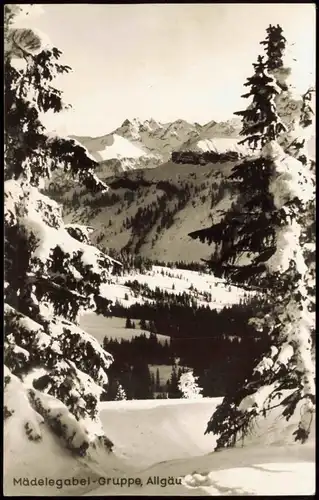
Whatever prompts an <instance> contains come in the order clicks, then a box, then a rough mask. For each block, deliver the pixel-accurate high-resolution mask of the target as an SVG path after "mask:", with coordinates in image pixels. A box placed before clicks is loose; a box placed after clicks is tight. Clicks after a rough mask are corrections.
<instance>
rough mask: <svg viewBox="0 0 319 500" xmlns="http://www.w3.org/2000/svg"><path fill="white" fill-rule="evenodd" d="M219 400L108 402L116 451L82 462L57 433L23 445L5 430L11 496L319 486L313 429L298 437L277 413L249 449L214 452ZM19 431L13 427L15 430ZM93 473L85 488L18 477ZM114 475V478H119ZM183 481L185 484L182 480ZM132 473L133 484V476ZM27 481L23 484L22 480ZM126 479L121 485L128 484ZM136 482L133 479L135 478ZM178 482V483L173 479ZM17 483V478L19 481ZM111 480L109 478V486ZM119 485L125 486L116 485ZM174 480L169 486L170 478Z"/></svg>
mask: <svg viewBox="0 0 319 500" xmlns="http://www.w3.org/2000/svg"><path fill="white" fill-rule="evenodd" d="M219 402H220V400H219V399H210V398H204V399H202V400H198V401H196V402H192V401H188V400H148V401H118V402H105V403H103V404H102V408H101V410H102V411H101V419H102V422H103V426H104V428H105V432H106V434H107V436H108V437H109V438H110V439H111V440H112V441H113V442H114V443H115V447H114V454H111V455H106V454H105V453H104V452H103V453H102V452H101V451H100V452H96V454H95V455H94V456H91V457H90V458H89V459H81V460H76V459H74V458H73V457H71V456H69V455H67V454H66V452H65V451H64V450H62V448H61V447H60V446H59V445H58V443H57V442H56V441H54V440H53V439H52V438H51V437H49V436H47V438H46V440H44V442H41V443H32V442H29V443H28V446H24V445H23V443H21V442H20V446H19V443H18V441H17V440H16V441H14V440H13V439H12V433H11V434H8V433H9V431H10V429H9V428H7V434H5V473H4V477H5V481H4V483H5V485H4V486H5V494H6V495H13V496H17V495H19V496H20V495H22V494H25V495H28V496H48V495H52V494H53V495H55V496H59V495H67V496H83V495H96V496H109V495H112V496H113V495H139V496H140V495H141V496H143V495H151V496H153V495H161V496H171V495H177V496H198V495H200V496H210V495H213V496H215V495H222V496H224V495H226V496H227V495H245V494H248V495H249V494H250V495H275V494H278V495H279V494H281V495H282V494H286V495H297V494H299V495H307V494H314V492H315V458H314V457H315V444H314V442H315V441H314V435H313V434H314V430H313V434H312V435H311V439H310V441H309V442H308V443H307V444H304V445H300V444H295V443H294V442H293V436H292V432H293V430H292V425H293V422H289V423H288V424H287V422H286V421H285V420H283V419H281V418H279V416H278V413H276V411H273V413H272V414H271V415H270V416H269V417H268V418H267V419H262V420H261V421H260V422H258V424H257V425H256V428H255V431H254V433H253V435H251V436H250V437H248V438H247V439H246V441H245V443H244V447H241V446H240V447H238V448H235V449H230V450H225V451H221V452H217V453H215V452H213V448H214V445H215V441H216V438H215V437H214V436H212V435H206V436H205V435H204V430H205V427H206V424H207V421H208V419H209V417H210V416H211V414H212V413H213V411H214V409H215V408H216V405H217V404H218V403H219ZM11 431H13V429H11ZM43 477H48V478H52V479H55V481H56V480H57V479H61V478H64V479H65V478H72V477H75V478H77V479H80V478H82V479H84V478H86V481H87V482H86V485H85V486H80V485H77V486H73V487H72V486H67V485H62V486H61V485H60V486H57V482H56V483H55V486H46V487H45V486H44V487H41V486H38V487H35V486H27V482H26V481H23V480H22V481H21V484H15V486H14V485H13V483H14V478H16V479H17V478H29V480H30V479H32V478H37V479H39V478H43ZM113 478H114V483H115V484H112V483H113ZM179 478H180V480H181V484H176V482H177V481H178V480H179ZM129 479H130V483H131V484H130V485H128V481H129ZM23 482H24V485H23ZM121 482H122V485H121ZM133 482H134V484H133ZM172 482H175V484H170V483H172ZM15 483H17V482H16V481H15ZM107 483H108V484H107ZM116 483H119V484H116ZM167 483H168V484H167Z"/></svg>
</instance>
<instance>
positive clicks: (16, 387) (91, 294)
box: [4, 4, 114, 455]
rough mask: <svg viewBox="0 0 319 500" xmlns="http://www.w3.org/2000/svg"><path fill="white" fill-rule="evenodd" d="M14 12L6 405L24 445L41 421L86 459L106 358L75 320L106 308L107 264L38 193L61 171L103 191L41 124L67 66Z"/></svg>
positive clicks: (94, 436) (83, 232)
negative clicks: (16, 420) (86, 312)
mask: <svg viewBox="0 0 319 500" xmlns="http://www.w3.org/2000/svg"><path fill="white" fill-rule="evenodd" d="M20 10H21V9H20V7H19V6H18V5H15V4H12V5H6V6H5V12H4V13H5V18H4V33H5V54H4V69H5V71H4V74H5V139H4V142H5V148H4V149H5V151H4V181H5V182H4V198H5V208H4V218H5V305H4V317H5V338H4V364H5V373H4V375H5V377H4V378H5V394H4V405H5V407H6V408H7V416H8V415H13V414H15V416H16V417H17V416H18V417H21V425H25V429H27V431H26V434H27V435H28V437H29V439H33V440H38V441H40V440H41V439H42V430H41V429H43V427H42V426H41V425H40V424H41V422H43V421H45V422H46V423H48V424H49V426H51V428H52V429H53V431H54V432H56V433H57V434H58V435H59V436H60V437H61V438H62V439H63V440H64V442H65V444H66V446H67V447H68V448H70V449H72V450H73V451H75V452H77V453H79V454H81V455H83V454H85V453H86V450H87V449H88V448H89V447H90V445H94V446H95V445H96V444H97V443H98V442H101V443H102V444H104V445H106V447H107V448H108V449H109V448H110V447H111V443H110V441H109V440H108V439H107V438H106V437H105V436H104V431H103V428H102V425H101V422H100V421H99V417H98V409H99V401H100V396H101V394H102V393H103V391H104V387H105V386H106V385H107V383H108V377H107V373H106V372H107V370H108V368H109V366H110V365H111V363H112V362H113V358H112V356H111V355H110V354H109V353H108V352H106V351H105V350H104V349H102V348H101V346H100V344H99V343H98V342H97V341H96V340H95V339H94V338H93V337H91V336H90V335H88V334H87V333H86V332H84V331H83V330H82V329H81V328H79V327H78V324H77V318H78V313H79V312H80V311H81V310H83V309H93V310H95V311H96V312H98V313H99V312H101V310H104V311H105V310H107V308H108V306H109V304H110V303H111V301H109V300H107V299H106V298H104V296H103V295H102V294H101V292H100V287H101V285H102V284H103V283H105V282H107V281H108V280H109V276H110V273H111V271H112V266H113V264H114V261H113V260H112V259H111V258H109V257H107V256H105V255H104V254H102V253H101V252H100V251H99V250H97V249H96V248H95V247H93V246H92V245H91V244H90V240H89V233H90V230H89V228H85V227H84V226H76V225H68V226H66V225H65V224H64V221H63V218H62V209H61V207H60V206H59V205H58V204H57V203H56V202H54V201H52V200H51V199H50V198H48V197H47V196H45V195H44V194H42V193H41V192H40V188H41V187H43V182H44V180H45V179H48V178H50V176H51V174H52V173H54V172H56V171H57V170H58V169H63V170H65V171H66V172H68V173H69V174H70V175H71V176H73V177H77V178H78V179H79V182H81V183H83V184H85V186H86V187H87V188H88V189H90V190H93V191H94V192H96V193H97V192H101V191H105V190H107V189H108V188H107V186H106V185H105V184H104V183H103V182H101V181H100V180H99V179H98V178H97V177H96V175H95V174H94V169H95V167H96V165H97V164H96V162H95V161H94V159H93V158H91V157H90V155H89V154H88V152H87V150H86V149H85V148H83V147H82V146H80V145H79V144H78V143H77V142H76V141H74V140H71V139H63V138H60V137H58V136H56V135H53V134H50V133H48V132H47V130H46V129H45V127H44V126H43V125H42V123H41V120H40V115H41V113H45V112H47V111H53V112H59V111H62V110H63V109H64V104H63V101H62V96H61V92H60V91H59V90H57V89H56V88H55V87H53V81H54V78H55V77H56V76H58V75H60V74H63V73H67V72H68V71H69V70H70V68H69V67H68V66H65V65H62V64H61V63H60V61H59V60H60V57H61V52H60V51H59V50H58V49H57V48H55V47H51V46H43V40H42V39H41V38H40V37H39V36H38V35H37V34H36V33H35V32H33V31H32V30H30V29H23V28H16V27H15V26H14V21H15V16H16V14H18V13H19V11H20ZM9 420H10V416H9V417H8V419H7V422H8V425H9V424H10V422H9ZM92 420H94V421H95V422H96V425H95V426H93V427H94V429H95V430H90V429H92V428H93V427H92V426H90V421H92Z"/></svg>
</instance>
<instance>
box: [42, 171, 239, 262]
mask: <svg viewBox="0 0 319 500" xmlns="http://www.w3.org/2000/svg"><path fill="white" fill-rule="evenodd" d="M233 165H234V162H225V163H216V164H213V163H209V164H207V165H190V164H176V163H173V162H171V161H170V162H166V163H164V164H162V165H160V166H158V167H156V168H153V169H147V170H130V171H127V172H124V173H123V172H122V173H119V174H117V175H114V176H113V177H109V178H108V185H109V186H110V188H111V189H110V191H109V192H108V193H105V194H103V195H98V194H92V193H88V192H87V191H85V190H84V189H83V188H82V187H80V186H79V185H77V184H75V183H74V181H71V180H68V179H66V177H65V175H64V176H63V179H62V180H60V181H59V182H57V183H55V182H53V181H52V182H51V185H50V187H49V191H50V195H51V196H52V197H54V198H55V199H57V200H59V201H61V202H62V203H63V205H64V210H65V212H64V213H65V218H66V220H67V221H69V222H71V221H72V222H78V223H81V224H86V223H89V224H90V225H91V226H93V227H94V228H95V232H94V233H93V234H92V237H93V240H94V242H96V243H97V244H99V245H101V246H102V247H104V248H112V249H115V250H121V249H123V248H124V247H125V248H126V249H128V250H130V251H132V252H138V253H140V254H141V255H143V256H144V257H148V258H151V259H158V260H161V261H164V262H172V261H180V260H182V261H185V262H192V261H200V259H201V258H208V257H209V256H210V255H211V253H212V252H213V248H212V247H211V246H208V245H204V244H199V243H198V242H196V241H194V240H192V239H191V238H190V237H189V236H188V234H189V233H190V232H192V231H195V230H197V229H198V228H200V227H205V226H210V225H211V222H212V218H214V220H215V221H216V220H217V219H218V217H220V213H219V210H222V209H227V208H228V207H230V205H231V204H232V202H233V201H234V199H235V196H236V194H235V193H234V188H233V185H232V183H230V181H229V180H227V178H226V177H227V176H228V175H229V173H230V170H231V168H232V166H233ZM98 175H101V172H98Z"/></svg>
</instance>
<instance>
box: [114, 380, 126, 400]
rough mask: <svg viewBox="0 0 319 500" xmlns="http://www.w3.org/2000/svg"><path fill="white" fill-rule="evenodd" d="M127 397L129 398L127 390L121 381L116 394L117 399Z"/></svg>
mask: <svg viewBox="0 0 319 500" xmlns="http://www.w3.org/2000/svg"><path fill="white" fill-rule="evenodd" d="M125 399H127V397H126V394H125V391H124V389H123V387H122V386H121V384H120V383H119V384H118V387H117V391H116V395H115V401H123V400H125Z"/></svg>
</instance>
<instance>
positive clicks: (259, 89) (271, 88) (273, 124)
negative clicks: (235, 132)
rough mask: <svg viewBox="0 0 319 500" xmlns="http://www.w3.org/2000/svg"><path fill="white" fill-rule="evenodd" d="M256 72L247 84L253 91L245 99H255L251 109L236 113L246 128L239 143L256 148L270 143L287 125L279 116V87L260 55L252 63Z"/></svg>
mask: <svg viewBox="0 0 319 500" xmlns="http://www.w3.org/2000/svg"><path fill="white" fill-rule="evenodd" d="M253 67H254V69H255V73H254V75H253V76H252V77H250V78H248V79H247V82H246V83H245V84H244V85H245V86H246V87H250V91H249V92H248V93H246V94H243V95H242V97H244V98H252V102H251V104H250V106H249V107H248V108H247V109H245V110H244V111H237V112H235V113H234V114H235V115H238V116H241V117H242V124H243V128H242V130H241V132H240V135H243V136H245V138H244V139H243V140H242V141H240V142H239V144H245V143H246V142H248V144H249V147H250V148H252V149H257V148H258V147H260V146H261V147H262V146H264V144H265V143H266V142H267V141H269V140H275V139H276V137H277V136H278V134H280V133H281V132H282V131H284V130H285V126H284V124H283V123H282V121H281V120H280V118H279V116H278V114H277V113H276V106H275V96H276V95H277V94H279V93H280V88H279V87H278V85H277V84H276V81H275V79H274V78H273V77H272V76H271V75H270V74H269V73H268V70H267V63H266V62H264V60H263V57H262V56H259V57H258V60H257V63H256V64H253Z"/></svg>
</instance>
